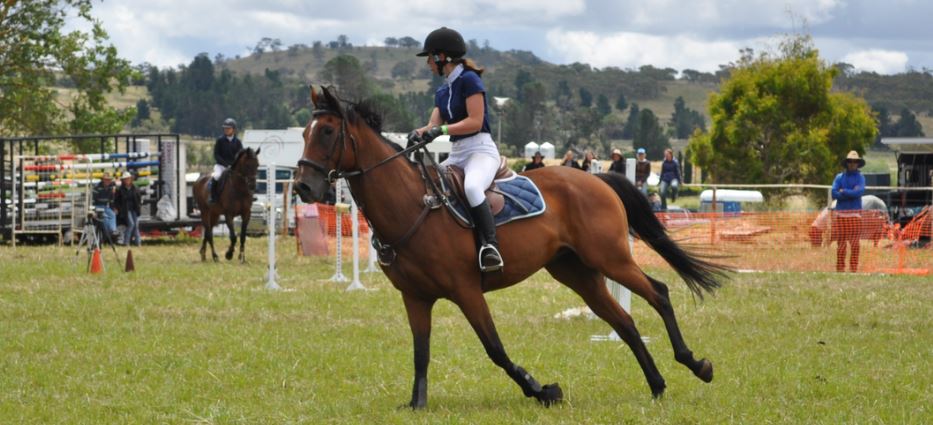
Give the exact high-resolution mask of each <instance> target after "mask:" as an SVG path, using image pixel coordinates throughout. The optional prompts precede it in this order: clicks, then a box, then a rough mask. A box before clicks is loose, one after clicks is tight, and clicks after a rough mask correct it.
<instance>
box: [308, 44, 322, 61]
mask: <svg viewBox="0 0 933 425" xmlns="http://www.w3.org/2000/svg"><path fill="white" fill-rule="evenodd" d="M324 55H325V53H324V44H323V43H321V42H320V41H315V42H314V43H312V44H311V56H314V59H316V60H317V61H318V62H320V61H322V60H324Z"/></svg>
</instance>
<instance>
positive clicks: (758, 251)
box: [635, 208, 933, 274]
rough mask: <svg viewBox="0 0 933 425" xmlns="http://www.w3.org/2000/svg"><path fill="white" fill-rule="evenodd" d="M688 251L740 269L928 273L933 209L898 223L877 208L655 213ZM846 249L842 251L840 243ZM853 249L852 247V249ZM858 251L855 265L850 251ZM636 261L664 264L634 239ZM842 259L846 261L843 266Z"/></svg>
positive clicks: (931, 257) (932, 262)
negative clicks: (901, 224) (848, 212)
mask: <svg viewBox="0 0 933 425" xmlns="http://www.w3.org/2000/svg"><path fill="white" fill-rule="evenodd" d="M658 217H659V218H660V219H661V221H662V222H664V223H665V224H666V225H667V227H668V229H669V231H670V233H671V236H672V237H673V238H674V239H675V240H678V241H680V242H681V243H682V244H683V245H684V246H685V247H687V248H688V249H690V250H692V251H694V252H697V253H700V254H707V255H710V256H712V257H713V259H714V261H717V262H720V263H724V264H727V265H729V266H731V267H733V268H735V269H740V270H762V271H837V270H839V269H840V268H841V269H843V270H845V271H851V270H852V268H853V265H854V266H855V267H854V268H855V270H856V271H858V272H867V273H892V274H897V273H903V274H928V273H929V272H930V270H931V269H933V246H931V245H930V243H929V241H930V236H931V230H930V229H931V226H930V222H931V214H930V212H929V208H927V209H926V210H925V213H923V214H919V215H917V216H916V217H915V218H914V219H913V220H912V221H911V222H910V223H908V224H907V225H905V226H904V227H903V228H900V227H899V226H898V225H896V224H892V223H889V222H888V220H887V218H886V215H885V214H884V213H883V212H878V211H870V210H865V211H859V212H856V213H855V214H854V215H852V216H846V215H845V214H839V213H832V212H829V211H828V210H825V211H823V212H744V213H732V214H729V213H726V214H723V213H691V214H684V213H678V214H668V213H658ZM840 240H842V241H843V243H844V245H847V246H846V248H847V249H846V250H845V252H844V254H845V255H844V257H840V256H839V255H838V254H839V252H838V250H837V248H838V245H839V241H840ZM853 248H855V249H853ZM853 251H856V252H858V255H857V261H856V262H855V263H853V261H852V252H853ZM635 258H636V261H638V263H639V264H643V265H645V264H650V265H655V266H662V265H664V262H663V260H662V259H661V258H660V257H659V256H658V255H657V254H655V253H654V252H653V251H651V249H650V248H649V247H647V246H646V245H645V244H644V243H640V242H636V244H635ZM840 260H842V262H841V264H840Z"/></svg>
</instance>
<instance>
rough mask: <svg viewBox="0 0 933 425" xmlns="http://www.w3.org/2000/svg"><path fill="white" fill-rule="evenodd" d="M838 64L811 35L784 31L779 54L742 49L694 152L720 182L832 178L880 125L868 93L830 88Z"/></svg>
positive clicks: (691, 147) (693, 146) (697, 160)
mask: <svg viewBox="0 0 933 425" xmlns="http://www.w3.org/2000/svg"><path fill="white" fill-rule="evenodd" d="M836 72H837V71H836V70H835V69H834V68H832V67H831V66H828V65H826V64H825V63H824V62H823V61H821V60H820V58H819V52H818V51H817V50H816V49H815V48H814V47H813V44H812V40H811V39H810V37H809V36H800V35H797V36H791V37H790V38H788V39H785V40H784V41H783V42H782V43H781V46H780V53H779V54H777V55H774V54H760V55H758V56H757V57H754V56H752V55H750V54H749V55H743V57H742V59H741V60H740V61H739V62H738V63H737V64H734V66H733V67H732V68H731V69H730V70H729V74H730V76H729V78H728V79H727V80H725V81H724V82H723V84H722V86H721V87H720V92H719V93H718V94H713V95H712V97H711V99H710V103H709V105H710V110H709V112H710V117H711V119H712V126H711V128H710V131H709V132H708V133H701V134H696V135H695V136H694V137H692V138H691V140H690V145H689V147H688V154H689V155H690V156H691V157H692V158H693V159H694V162H695V163H696V164H697V165H699V166H700V167H703V168H704V170H705V171H706V172H707V173H708V175H709V176H710V177H711V178H712V179H713V181H715V182H720V183H810V184H817V183H819V184H827V183H829V182H830V181H832V177H833V175H834V174H835V173H836V172H838V170H839V160H840V158H842V157H843V156H844V155H845V154H846V152H848V151H850V150H856V151H859V152H864V150H865V148H866V147H867V146H868V145H869V144H871V142H872V141H873V140H874V138H875V134H876V132H877V129H876V128H875V122H874V119H873V118H872V116H871V113H870V111H869V108H868V105H867V104H866V103H865V101H864V100H862V99H859V98H856V97H855V96H853V95H851V94H848V93H838V92H833V91H832V81H833V77H834V76H835V74H836Z"/></svg>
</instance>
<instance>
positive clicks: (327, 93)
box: [321, 86, 343, 117]
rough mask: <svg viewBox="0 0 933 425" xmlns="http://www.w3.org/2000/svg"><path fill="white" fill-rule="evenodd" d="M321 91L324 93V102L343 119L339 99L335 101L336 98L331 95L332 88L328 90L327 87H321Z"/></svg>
mask: <svg viewBox="0 0 933 425" xmlns="http://www.w3.org/2000/svg"><path fill="white" fill-rule="evenodd" d="M321 90H322V91H323V92H324V102H325V103H326V104H327V105H329V106H330V107H332V108H333V111H334V112H336V113H337V114H339V115H340V116H341V117H343V106H341V105H340V99H337V96H336V95H334V94H333V93H331V91H332V90H335V89H333V87H331V88H330V89H328V88H327V87H323V86H322V87H321Z"/></svg>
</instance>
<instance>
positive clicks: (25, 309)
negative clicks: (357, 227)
mask: <svg viewBox="0 0 933 425" xmlns="http://www.w3.org/2000/svg"><path fill="white" fill-rule="evenodd" d="M265 244H266V242H265V240H263V239H260V240H252V241H250V242H249V243H248V245H249V246H248V249H249V252H251V262H250V263H249V264H248V265H240V264H227V263H223V264H201V263H200V262H198V261H197V246H196V245H195V244H194V243H188V242H167V243H162V244H152V245H148V246H144V247H142V248H139V249H137V250H135V251H134V258H135V260H136V272H135V273H132V274H125V273H122V272H120V271H118V267H117V266H118V264H115V259H114V256H113V254H112V253H109V252H105V253H104V261H105V263H106V264H105V265H106V267H107V268H108V270H107V271H106V272H105V273H104V274H103V275H87V274H84V273H83V272H82V269H83V267H82V266H83V264H80V263H82V261H83V258H82V261H77V262H76V261H74V258H75V257H74V254H75V251H74V250H73V249H72V248H68V247H65V248H58V247H18V248H15V249H14V248H11V247H9V246H0V263H2V264H3V266H2V268H0V282H2V283H0V388H2V391H0V423H3V424H13V423H94V424H97V423H121V424H129V423H146V424H149V423H173V424H174V423H208V424H213V423H217V424H241V423H242V424H254V423H313V424H317V423H380V424H381V423H404V424H408V423H462V424H502V423H535V424H539V423H540V424H551V423H553V424H557V423H567V424H610V423H612V424H616V423H633V424H638V423H657V424H692V423H708V424H720V423H741V424H758V423H794V424H797V423H826V424H839V423H853V424H855V423H858V424H882V423H884V424H901V423H917V424H920V423H931V421H933V411H931V406H933V372H931V371H930V369H929V367H930V361H931V359H933V345H931V341H933V326H931V325H933V315H931V314H930V311H931V310H930V306H931V305H933V290H931V287H930V281H929V278H916V277H887V276H871V275H848V274H847V275H837V274H818V273H816V274H813V273H765V274H738V275H735V276H734V278H733V280H732V281H731V282H729V283H728V284H726V286H725V287H724V288H723V289H722V290H721V291H720V292H719V293H718V294H717V295H716V296H715V297H708V298H707V299H706V301H704V302H695V301H694V300H692V299H691V297H690V296H689V295H688V294H687V292H686V291H685V286H684V285H683V284H681V283H679V282H677V281H676V280H675V279H674V277H673V276H672V274H671V273H670V272H669V271H668V270H667V269H661V270H658V269H649V270H648V272H649V273H651V274H652V275H655V276H657V277H659V278H661V279H662V280H666V281H668V282H669V283H670V286H671V288H672V299H673V303H674V305H675V308H676V310H677V312H678V314H679V319H680V323H681V325H682V329H683V332H684V334H685V336H686V338H687V342H688V343H689V344H690V345H691V348H692V349H693V350H694V352H695V353H696V354H697V355H698V356H701V357H708V358H710V359H711V360H712V361H713V362H714V363H715V366H716V371H715V380H714V381H713V383H712V384H704V383H702V382H700V381H699V380H698V379H696V378H694V377H693V376H692V374H691V373H690V372H689V371H688V370H687V369H686V368H684V367H682V366H680V365H679V364H677V363H675V362H674V360H673V355H672V352H671V348H670V344H669V343H668V342H667V339H666V334H665V333H664V331H663V325H662V323H661V321H660V319H659V317H658V316H657V315H656V314H654V312H653V311H650V310H649V308H648V307H647V306H646V305H645V303H644V302H641V300H635V302H634V305H633V311H634V313H633V315H634V317H635V320H636V322H637V323H638V325H639V328H640V330H641V332H642V334H643V335H645V336H649V337H650V338H651V341H650V343H649V344H648V348H649V350H650V351H651V352H652V354H653V355H654V358H655V361H656V362H657V364H658V367H659V369H660V370H661V372H662V373H663V374H664V375H665V378H666V379H667V384H668V391H667V393H666V394H665V396H664V398H663V399H661V400H659V401H654V400H652V399H651V396H650V393H649V391H648V387H647V385H646V383H645V380H644V377H643V375H642V373H641V370H640V369H639V368H638V366H637V364H636V362H635V360H634V358H633V356H632V355H631V352H630V351H629V349H628V348H627V347H626V346H624V345H623V344H620V343H613V342H598V343H596V342H590V341H589V337H590V335H593V334H605V333H607V332H608V326H607V325H605V324H604V323H602V322H600V321H597V320H587V319H585V318H577V319H571V320H558V319H555V318H554V315H555V314H556V313H559V312H561V311H563V310H565V309H567V308H571V307H577V306H580V305H582V304H581V302H580V301H579V299H578V298H577V297H576V296H574V295H573V294H572V293H571V292H570V291H569V290H568V289H566V288H564V287H562V286H560V285H558V284H556V283H554V282H553V281H552V280H551V279H550V277H549V276H548V275H547V274H545V273H539V274H537V275H535V276H534V277H532V278H531V279H530V281H529V282H525V283H524V284H521V285H518V286H515V287H512V288H510V289H507V290H503V291H500V292H497V293H493V294H490V295H489V296H488V299H489V303H490V305H491V308H492V311H493V315H494V316H495V317H496V319H497V324H498V327H499V333H500V335H501V336H502V338H503V341H504V343H505V344H506V348H507V349H508V350H509V353H510V355H511V357H512V358H513V360H515V361H516V362H517V363H519V364H521V365H523V366H524V367H525V368H526V369H528V370H529V371H530V372H531V373H533V374H534V375H535V376H536V377H537V378H538V380H539V381H541V382H542V383H548V382H555V381H556V382H559V383H560V384H561V385H562V387H563V388H564V392H565V398H566V399H565V402H564V403H563V404H562V405H559V406H557V407H553V408H543V407H540V406H538V405H537V404H536V403H535V402H534V401H532V400H530V399H526V398H524V397H522V395H521V393H520V391H519V389H518V388H517V387H516V386H515V385H514V384H513V383H512V382H511V381H510V380H509V379H508V378H507V377H506V376H505V374H504V373H503V372H501V371H500V370H499V369H498V368H496V367H495V366H494V365H493V364H492V363H491V362H490V361H489V360H487V358H486V355H485V353H484V351H483V349H482V347H481V346H480V344H479V342H478V340H477V338H476V337H475V336H474V334H473V332H472V330H471V329H470V327H469V326H468V324H467V323H466V321H465V320H464V318H463V317H462V315H461V314H460V313H459V311H458V310H457V309H456V308H455V307H454V306H453V305H451V304H450V303H449V302H441V303H439V304H438V306H437V307H436V308H435V314H434V324H435V326H434V332H433V338H432V360H433V361H432V363H431V368H430V371H429V379H430V389H429V401H428V409H427V410H426V411H421V412H411V411H409V410H407V409H399V406H400V405H402V404H403V403H404V402H406V401H407V399H408V397H409V395H410V390H411V388H410V383H411V379H412V372H411V371H412V353H411V341H410V340H411V338H410V332H409V330H408V326H407V322H406V319H405V315H404V312H403V308H402V303H401V300H400V296H399V294H398V293H397V292H396V291H395V290H394V289H393V288H392V287H391V285H390V284H389V283H388V282H387V281H386V280H385V279H384V278H383V277H382V276H381V274H380V275H378V276H377V275H365V276H364V284H365V285H367V286H368V287H369V288H372V289H373V290H372V291H368V292H354V293H347V292H344V291H343V287H344V286H345V284H339V285H338V284H334V283H329V282H326V281H324V280H323V279H326V278H328V277H329V276H330V275H331V274H332V273H333V266H332V264H331V263H330V262H328V261H325V260H320V259H312V258H297V257H295V255H294V252H295V246H294V240H292V239H286V240H282V241H280V244H279V249H280V251H279V252H280V256H281V257H280V259H279V274H280V280H279V283H280V284H281V285H282V286H283V287H285V288H288V289H289V291H287V292H277V293H270V292H267V291H265V290H263V289H262V288H263V283H264V281H263V277H264V273H265V271H264V269H265V261H264V256H263V254H264V251H265ZM261 253H263V254H261ZM122 254H123V253H122V251H121V255H122ZM83 255H84V254H83V253H82V254H81V256H82V257H83Z"/></svg>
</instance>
